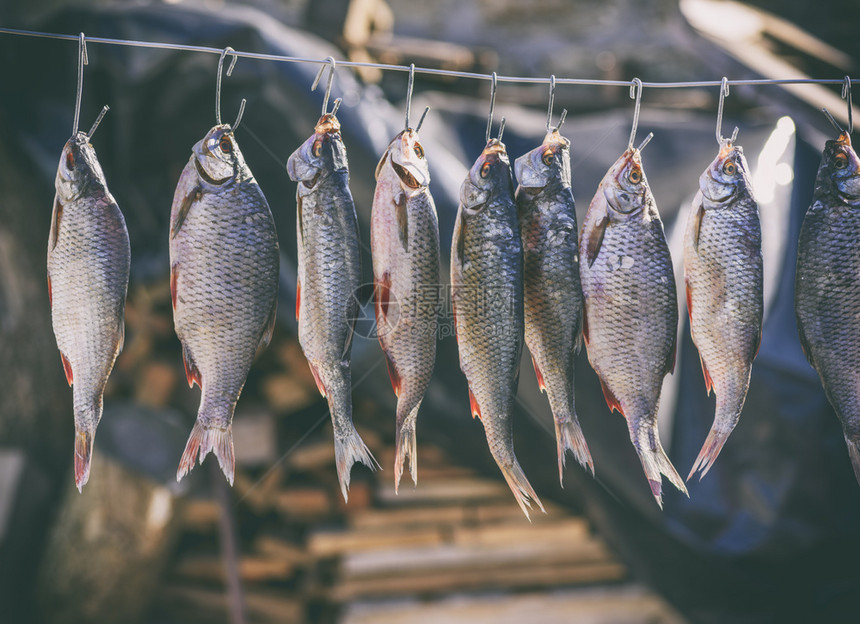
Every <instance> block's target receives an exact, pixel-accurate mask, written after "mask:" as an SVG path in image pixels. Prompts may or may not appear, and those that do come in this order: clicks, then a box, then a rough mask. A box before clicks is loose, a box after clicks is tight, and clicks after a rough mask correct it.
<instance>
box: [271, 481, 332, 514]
mask: <svg viewBox="0 0 860 624" xmlns="http://www.w3.org/2000/svg"><path fill="white" fill-rule="evenodd" d="M274 506H275V508H276V509H277V510H278V511H280V512H281V513H282V514H284V515H285V516H288V517H294V518H302V519H309V518H319V517H320V516H325V515H328V514H329V513H330V512H331V511H332V510H333V508H334V505H333V504H332V499H331V496H330V494H329V492H328V491H327V490H325V489H324V488H321V487H294V488H289V489H286V490H282V491H280V492H278V493H277V494H275V498H274Z"/></svg>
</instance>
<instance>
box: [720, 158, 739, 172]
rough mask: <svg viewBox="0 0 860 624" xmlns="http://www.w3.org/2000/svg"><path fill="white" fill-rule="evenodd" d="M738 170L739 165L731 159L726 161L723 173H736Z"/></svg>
mask: <svg viewBox="0 0 860 624" xmlns="http://www.w3.org/2000/svg"><path fill="white" fill-rule="evenodd" d="M737 170H738V167H737V165H736V164H735V163H733V162H732V161H730V160H729V161H726V164H724V165H723V173H725V174H726V175H735V173H736V172H737Z"/></svg>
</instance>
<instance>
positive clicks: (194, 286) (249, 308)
mask: <svg viewBox="0 0 860 624" xmlns="http://www.w3.org/2000/svg"><path fill="white" fill-rule="evenodd" d="M236 126H238V121H237V122H236V123H235V124H234V126H233V127H231V126H230V125H229V124H218V125H216V126H214V127H213V128H212V129H211V130H209V132H208V133H207V134H206V136H205V137H203V139H202V140H200V141H199V142H198V143H197V144H195V145H194V147H193V148H192V153H191V158H190V159H189V161H188V164H187V165H185V168H184V169H183V170H182V175H181V176H180V178H179V183H178V184H177V186H176V193H175V195H174V197H173V207H172V210H171V212H170V235H169V239H170V294H171V299H172V302H173V322H174V325H175V327H176V335H177V336H178V337H179V340H180V342H181V343H182V354H183V360H184V362H185V374H186V376H187V379H188V385H189V386H191V385H193V384H195V383H196V384H197V385H198V386H199V387H200V389H201V397H200V408H199V410H198V412H197V421H196V422H195V423H194V428H193V429H192V431H191V436H190V438H189V439H188V444H187V445H186V447H185V452H184V453H183V454H182V459H181V461H180V463H179V470H178V471H177V473H176V479H177V480H180V479H182V477H184V476H185V475H186V474H187V473H188V472H190V471H191V469H192V468H193V467H194V461H195V460H196V459H197V458H198V455H199V461H200V463H202V462H203V459H204V458H205V457H206V455H208V454H209V453H210V452H213V453H215V457H216V458H217V459H218V464H219V465H220V466H221V470H222V471H223V472H224V476H226V477H227V480H228V481H229V482H230V483H231V484H232V483H233V473H234V464H235V461H234V454H233V427H232V422H233V411H234V409H235V408H236V402H237V401H238V400H239V395H240V393H241V392H242V387H243V386H244V385H245V379H246V378H247V376H248V371H249V370H250V368H251V363H252V362H253V360H254V356H255V354H256V353H257V352H258V350H262V349H263V348H265V347H266V346H267V345H268V344H269V341H270V340H271V338H272V332H273V330H274V326H275V317H276V311H277V294H278V264H279V256H278V236H277V233H276V231H275V223H274V220H273V219H272V213H271V211H270V210H269V204H268V202H266V198H265V196H264V195H263V191H262V190H261V189H260V186H259V185H258V184H257V181H256V180H255V179H254V176H253V174H252V173H251V170H250V169H249V168H248V165H247V164H246V163H245V159H244V157H243V156H242V152H241V150H240V149H239V144H238V143H237V142H236V137H235V135H234V128H235V127H236Z"/></svg>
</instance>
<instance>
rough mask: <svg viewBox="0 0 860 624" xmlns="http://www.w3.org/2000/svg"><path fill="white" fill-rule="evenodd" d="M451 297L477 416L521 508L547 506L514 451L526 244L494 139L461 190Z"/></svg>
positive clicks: (502, 149) (505, 166)
mask: <svg viewBox="0 0 860 624" xmlns="http://www.w3.org/2000/svg"><path fill="white" fill-rule="evenodd" d="M451 300H452V303H453V306H454V322H455V326H456V330H457V344H458V347H459V350H460V368H461V369H462V370H463V373H464V374H465V375H466V380H467V381H468V383H469V402H470V404H471V409H472V416H473V417H475V416H477V417H478V418H480V419H481V423H482V424H483V426H484V433H485V434H486V436H487V443H488V444H489V447H490V453H491V454H492V455H493V459H495V460H496V464H497V465H498V466H499V469H500V470H501V471H502V474H503V475H504V477H505V480H506V481H507V483H508V486H509V487H510V488H511V491H512V492H513V494H514V497H515V498H516V500H517V503H518V504H519V506H520V508H521V509H522V510H523V513H524V514H525V515H526V517H527V518H528V517H529V509H531V501H534V502H535V503H536V504H537V506H538V507H540V509H541V511H543V510H544V509H543V505H542V504H541V502H540V499H538V497H537V495H536V494H535V491H534V489H533V488H532V486H531V484H530V483H529V481H528V479H527V478H526V475H525V473H523V469H522V468H521V467H520V464H519V462H518V461H517V458H516V455H515V454H514V437H513V411H514V399H515V397H516V393H517V382H518V377H519V366H520V356H521V354H522V350H523V247H522V241H521V240H520V227H519V223H518V222H517V211H516V205H515V202H514V187H513V180H512V179H511V166H510V161H509V160H508V155H507V152H506V151H505V146H504V144H502V143H501V142H499V141H498V140H497V139H491V140H490V141H489V142H488V143H487V146H486V147H485V148H484V151H483V152H482V153H481V156H480V157H479V158H478V160H476V161H475V164H474V165H473V166H472V169H471V170H470V171H469V174H468V176H467V177H466V179H465V181H464V182H463V186H462V187H461V189H460V207H459V210H458V212H457V220H456V222H455V225H454V236H453V240H452V243H451Z"/></svg>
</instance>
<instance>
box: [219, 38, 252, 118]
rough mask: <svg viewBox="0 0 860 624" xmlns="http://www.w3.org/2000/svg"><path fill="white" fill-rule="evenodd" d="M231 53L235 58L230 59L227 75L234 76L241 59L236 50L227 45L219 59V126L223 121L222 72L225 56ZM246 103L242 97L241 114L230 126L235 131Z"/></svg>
mask: <svg viewBox="0 0 860 624" xmlns="http://www.w3.org/2000/svg"><path fill="white" fill-rule="evenodd" d="M230 53H233V60H232V61H230V66H229V67H227V75H228V76H232V75H233V68H234V67H236V61H237V60H239V56H238V55H237V54H236V51H235V50H234V49H233V48H231V47H230V46H227V47H226V48H224V50H223V51H222V52H221V58H219V59H218V77H217V78H216V80H215V121H216V122H217V123H218V125H219V126H220V125H222V123H223V122H222V121H221V72H222V70H223V69H224V58H225V57H226V56H227V55H228V54H230ZM245 104H246V100H245V98H242V102H241V103H240V104H239V114H238V115H236V121H234V122H233V125H232V126H230V128H231V129H232V130H233V131H234V132H235V131H236V128H238V127H239V123H241V121H242V115H244V114H245Z"/></svg>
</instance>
